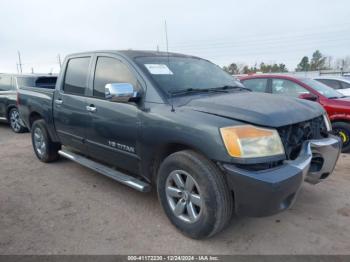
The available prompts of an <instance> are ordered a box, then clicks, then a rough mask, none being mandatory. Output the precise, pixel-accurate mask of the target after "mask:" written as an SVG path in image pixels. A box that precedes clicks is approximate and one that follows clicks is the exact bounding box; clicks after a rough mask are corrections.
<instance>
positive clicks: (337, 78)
mask: <svg viewBox="0 0 350 262" xmlns="http://www.w3.org/2000/svg"><path fill="white" fill-rule="evenodd" d="M314 79H330V80H340V81H344V82H347V83H350V80H349V78H345V77H341V76H319V77H314Z"/></svg>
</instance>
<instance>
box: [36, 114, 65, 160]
mask: <svg viewBox="0 0 350 262" xmlns="http://www.w3.org/2000/svg"><path fill="white" fill-rule="evenodd" d="M31 130H32V132H31V136H32V144H33V149H34V152H35V155H36V156H37V158H38V159H39V160H40V161H42V162H45V163H48V162H53V161H55V160H57V159H58V158H59V154H58V150H60V148H61V145H60V144H59V143H54V142H52V140H51V138H50V136H49V133H48V132H47V129H46V124H45V121H44V120H42V119H39V120H36V121H35V122H34V123H33V125H32V128H31Z"/></svg>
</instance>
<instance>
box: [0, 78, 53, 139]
mask: <svg viewBox="0 0 350 262" xmlns="http://www.w3.org/2000/svg"><path fill="white" fill-rule="evenodd" d="M56 80H57V77H56V76H52V75H36V74H35V75H34V74H32V75H18V74H0V120H2V121H6V122H8V123H9V124H10V126H11V128H12V130H13V131H14V132H15V133H23V132H25V131H27V128H26V127H25V125H24V123H23V121H22V120H21V118H20V116H19V113H18V109H17V90H18V89H19V88H20V87H21V86H28V87H29V86H30V87H39V88H51V89H52V88H55V84H56Z"/></svg>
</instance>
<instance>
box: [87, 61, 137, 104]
mask: <svg viewBox="0 0 350 262" xmlns="http://www.w3.org/2000/svg"><path fill="white" fill-rule="evenodd" d="M112 83H130V84H132V85H133V86H134V87H135V88H137V87H138V84H137V79H136V77H135V76H134V75H133V74H132V72H130V70H129V68H128V67H127V66H126V65H125V64H123V63H122V62H121V61H119V60H117V59H115V58H111V57H102V56H101V57H99V58H98V59H97V64H96V69H95V79H94V92H93V95H94V97H99V98H105V85H106V84H112Z"/></svg>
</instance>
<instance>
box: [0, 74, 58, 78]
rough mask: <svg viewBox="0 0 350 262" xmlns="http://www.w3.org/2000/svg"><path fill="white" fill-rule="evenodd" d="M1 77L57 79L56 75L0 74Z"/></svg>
mask: <svg viewBox="0 0 350 262" xmlns="http://www.w3.org/2000/svg"><path fill="white" fill-rule="evenodd" d="M1 75H6V76H14V77H57V74H18V73H16V74H11V73H0V76H1Z"/></svg>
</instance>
